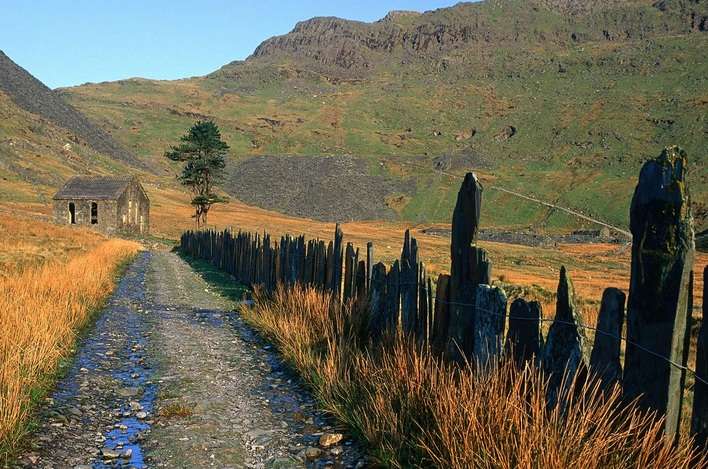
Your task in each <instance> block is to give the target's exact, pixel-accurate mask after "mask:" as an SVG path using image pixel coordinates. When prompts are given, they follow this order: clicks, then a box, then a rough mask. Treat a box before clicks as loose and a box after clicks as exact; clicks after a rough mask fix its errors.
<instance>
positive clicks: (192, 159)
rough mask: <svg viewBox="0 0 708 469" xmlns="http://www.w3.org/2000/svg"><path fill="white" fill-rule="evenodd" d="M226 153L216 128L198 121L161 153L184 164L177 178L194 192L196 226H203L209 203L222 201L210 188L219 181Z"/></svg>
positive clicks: (213, 125) (227, 147) (213, 124)
mask: <svg viewBox="0 0 708 469" xmlns="http://www.w3.org/2000/svg"><path fill="white" fill-rule="evenodd" d="M228 152H229V146H228V145H227V144H226V142H224V141H223V140H221V132H220V131H219V127H218V126H217V125H216V124H215V123H214V122H212V121H198V122H197V123H196V124H194V125H193V126H192V127H191V128H190V129H189V131H188V132H187V133H186V134H185V135H183V136H182V137H180V144H179V145H176V146H171V147H170V149H169V150H168V151H167V152H165V156H166V157H167V158H169V159H170V160H172V161H180V162H183V163H184V166H183V168H182V174H180V175H179V176H178V179H179V181H180V182H181V183H182V184H183V185H185V186H187V187H189V189H190V190H191V191H192V194H194V197H193V198H192V205H193V206H194V207H195V214H194V217H195V218H196V220H197V227H201V226H204V225H206V223H207V215H208V213H209V209H210V208H211V206H212V205H213V204H216V203H220V202H225V199H223V198H222V197H219V196H218V195H217V194H215V193H214V189H215V185H216V184H218V183H219V182H221V181H222V180H223V176H224V168H225V167H226V155H228Z"/></svg>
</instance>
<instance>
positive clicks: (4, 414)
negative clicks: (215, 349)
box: [0, 216, 140, 459]
mask: <svg viewBox="0 0 708 469" xmlns="http://www.w3.org/2000/svg"><path fill="white" fill-rule="evenodd" d="M6 218H7V220H10V221H11V222H13V223H9V224H7V225H5V226H6V228H8V229H12V230H13V231H12V232H11V233H12V238H11V239H9V240H7V239H5V238H4V241H3V242H2V243H0V255H2V256H3V258H4V259H10V261H6V263H5V264H4V265H3V272H4V274H5V276H3V277H0V291H2V296H0V459H3V458H5V457H7V456H8V454H9V453H10V452H12V451H13V450H14V449H15V448H16V446H17V444H18V442H19V441H20V440H21V438H22V436H23V432H24V430H25V427H24V424H25V423H26V421H27V419H28V418H29V417H30V415H31V411H32V406H33V397H34V396H36V395H37V394H38V392H39V391H41V390H42V389H44V388H45V387H46V386H47V385H48V384H49V383H50V382H51V377H52V376H53V375H54V373H55V371H56V370H57V366H58V364H59V361H60V360H61V359H62V358H64V357H66V356H67V355H68V354H69V353H70V350H71V347H72V346H73V344H74V341H75V339H76V335H77V333H78V332H79V331H80V330H81V328H82V327H83V326H84V325H86V323H87V321H88V320H89V318H90V317H91V313H92V312H94V311H95V310H96V309H97V308H98V307H100V305H101V304H102V302H103V301H104V300H105V298H106V297H107V296H108V294H109V293H110V292H111V291H112V289H113V287H114V284H115V274H116V272H117V268H118V266H119V265H120V264H121V263H122V262H124V261H126V260H127V259H129V258H130V257H131V256H133V255H134V254H135V253H136V252H137V251H138V250H139V249H140V245H139V244H137V243H135V242H132V241H125V240H117V239H111V240H105V239H104V238H103V237H102V236H100V235H97V234H95V233H91V232H84V231H82V230H73V229H69V228H61V227H56V226H53V225H51V224H49V223H47V222H42V221H40V220H32V221H28V220H25V219H20V218H16V217H9V216H7V217H6ZM17 229H27V230H28V231H27V232H22V233H20V232H17V231H14V230H17ZM5 234H7V232H5ZM30 240H31V241H30ZM28 253H29V254H31V255H29V254H28ZM28 259H29V260H28ZM39 259H41V260H39ZM39 394H41V392H40V393H39Z"/></svg>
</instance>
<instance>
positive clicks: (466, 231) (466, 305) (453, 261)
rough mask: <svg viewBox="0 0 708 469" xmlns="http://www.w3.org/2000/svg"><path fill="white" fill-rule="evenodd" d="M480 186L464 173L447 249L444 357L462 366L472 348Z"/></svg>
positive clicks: (476, 180)
mask: <svg viewBox="0 0 708 469" xmlns="http://www.w3.org/2000/svg"><path fill="white" fill-rule="evenodd" d="M481 207H482V185H481V184H480V183H479V180H478V179H477V176H476V175H475V174H474V173H467V174H466V175H465V179H464V181H463V182H462V186H461V187H460V191H459V192H458V194H457V203H456V204H455V210H454V211H453V213H452V239H451V245H450V256H451V258H450V282H449V330H448V334H447V335H448V339H449V340H448V344H447V355H448V357H449V358H450V359H451V360H454V361H458V362H463V361H465V359H468V358H470V356H471V354H472V351H473V345H474V331H473V326H474V294H475V290H476V288H477V285H478V284H479V281H478V278H479V273H478V272H479V268H478V264H479V262H478V260H479V257H480V254H479V251H478V250H477V248H476V246H474V245H473V244H474V242H475V241H476V239H477V232H478V230H479V216H480V211H481Z"/></svg>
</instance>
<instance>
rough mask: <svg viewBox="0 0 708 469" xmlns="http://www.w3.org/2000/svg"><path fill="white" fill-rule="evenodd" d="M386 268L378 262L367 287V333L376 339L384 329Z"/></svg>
mask: <svg viewBox="0 0 708 469" xmlns="http://www.w3.org/2000/svg"><path fill="white" fill-rule="evenodd" d="M386 307H387V306H386V266H385V265H384V264H383V263H382V262H379V263H378V264H376V265H375V266H374V267H373V268H372V272H371V285H370V287H369V314H370V315H369V331H370V332H371V336H372V338H373V339H378V338H379V337H381V335H382V334H383V331H384V330H385V329H386Z"/></svg>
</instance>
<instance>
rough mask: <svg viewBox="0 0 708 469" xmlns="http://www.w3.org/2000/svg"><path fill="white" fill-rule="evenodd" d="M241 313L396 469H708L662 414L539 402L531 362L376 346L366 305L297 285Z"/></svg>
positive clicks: (596, 403)
mask: <svg viewBox="0 0 708 469" xmlns="http://www.w3.org/2000/svg"><path fill="white" fill-rule="evenodd" d="M243 315H244V317H245V318H246V319H247V320H248V321H249V322H250V323H251V324H252V325H254V326H255V327H256V328H258V329H259V330H260V331H262V333H264V334H265V335H266V336H267V337H268V338H269V339H271V340H272V341H274V343H275V344H276V345H277V346H278V348H279V350H280V352H281V353H282V354H283V355H284V357H285V358H286V359H287V360H288V361H289V362H290V363H291V364H292V366H294V367H295V368H296V369H297V370H298V371H299V372H300V374H301V375H302V376H303V378H304V379H305V381H306V382H307V383H308V384H309V385H310V386H311V387H312V389H313V391H314V392H315V394H316V396H317V397H318V399H319V400H320V401H321V403H322V405H323V406H324V407H325V408H326V410H327V411H329V412H330V413H332V414H333V415H334V416H336V417H337V418H338V419H339V420H341V421H342V422H343V423H345V424H347V425H348V426H349V427H350V429H351V430H352V431H353V432H354V433H355V434H356V435H358V436H359V437H361V438H362V439H363V440H365V441H366V442H368V443H369V445H370V446H371V448H372V450H373V451H374V454H375V455H376V456H377V458H378V459H379V461H380V462H381V463H383V464H384V465H388V466H392V467H410V466H418V467H430V466H436V467H454V468H470V467H484V468H486V467H495V468H497V467H498V468H515V467H521V468H540V467H543V468H546V467H548V468H551V467H552V468H565V467H583V468H586V469H588V468H606V467H617V468H620V467H622V468H623V467H644V468H652V467H656V468H659V467H660V468H673V467H706V466H702V465H703V464H708V460H706V459H705V456H704V455H698V454H696V453H695V452H694V451H693V450H692V449H691V444H690V441H687V440H682V441H680V442H679V444H678V445H676V446H672V445H671V444H669V443H668V442H667V441H666V440H665V439H664V438H663V436H662V422H661V420H660V419H656V418H655V417H654V416H652V415H650V414H646V413H643V412H640V411H639V410H638V409H637V408H636V407H634V406H628V407H627V406H622V405H620V393H619V389H615V390H614V391H613V392H611V393H609V394H603V393H602V392H601V391H600V390H599V389H597V387H595V386H593V385H592V384H590V383H583V384H581V383H574V384H573V389H574V392H572V393H570V394H569V396H568V397H567V400H566V401H565V402H566V403H567V404H566V405H564V406H558V407H556V408H555V409H553V410H549V409H547V407H546V403H545V402H546V401H545V394H546V384H545V381H544V379H543V377H542V376H541V374H540V373H539V372H538V370H537V369H535V368H533V367H527V368H526V369H524V370H518V369H516V368H515V367H514V366H513V365H512V364H511V363H507V362H505V363H501V364H499V365H498V366H497V367H496V368H494V369H492V370H489V371H487V372H478V373H473V372H472V370H471V368H469V367H467V368H460V367H458V366H454V365H450V364H446V363H443V362H441V361H440V360H438V359H437V358H435V357H433V356H431V355H430V354H428V353H427V352H426V351H425V350H422V349H419V348H417V347H416V346H414V345H412V344H411V343H409V342H407V341H406V340H404V339H402V338H400V337H398V338H389V340H387V341H385V343H383V344H382V345H376V346H373V345H371V343H370V341H369V338H368V334H367V332H366V331H367V328H366V322H367V318H366V314H365V312H364V311H362V310H357V309H354V308H350V307H340V306H339V305H337V304H336V302H334V301H333V300H332V299H331V298H330V297H329V296H328V295H326V294H322V293H320V292H318V291H315V290H312V289H304V288H300V287H297V288H295V289H293V290H284V289H279V290H278V291H277V292H276V293H275V294H274V295H273V297H272V298H267V297H266V296H264V295H263V294H261V293H259V292H256V294H255V304H254V306H253V307H244V308H243Z"/></svg>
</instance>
